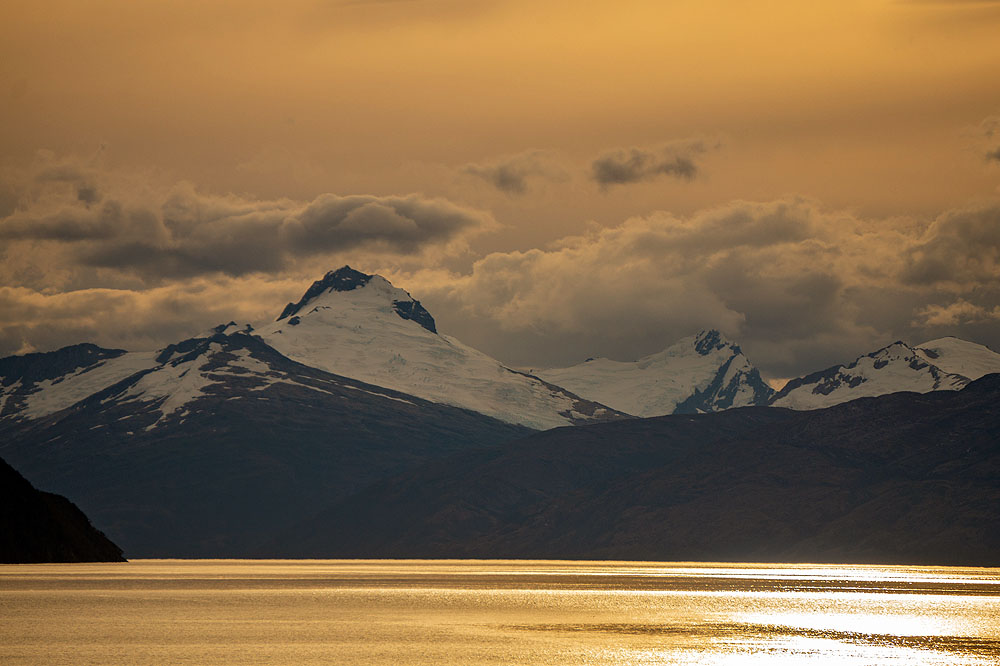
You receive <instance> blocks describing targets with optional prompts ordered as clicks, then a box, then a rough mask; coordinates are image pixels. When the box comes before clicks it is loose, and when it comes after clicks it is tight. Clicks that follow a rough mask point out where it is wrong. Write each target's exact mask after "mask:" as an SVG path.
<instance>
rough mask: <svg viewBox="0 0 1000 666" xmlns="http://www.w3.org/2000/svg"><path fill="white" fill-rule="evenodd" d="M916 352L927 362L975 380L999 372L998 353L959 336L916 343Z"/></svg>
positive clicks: (948, 371) (999, 360)
mask: <svg viewBox="0 0 1000 666" xmlns="http://www.w3.org/2000/svg"><path fill="white" fill-rule="evenodd" d="M915 351H916V352H917V354H918V355H919V356H920V357H921V358H923V359H924V360H925V361H927V362H928V363H930V364H932V365H935V366H937V367H938V368H940V369H941V370H943V371H944V372H947V373H951V374H953V375H962V376H963V377H966V378H968V379H969V380H976V379H979V378H980V377H982V376H983V375H988V374H990V373H993V372H1000V354H998V353H996V352H995V351H993V350H992V349H990V348H989V347H984V346H983V345H977V344H976V343H975V342H969V341H968V340H962V339H961V338H955V337H947V338H939V339H937V340H931V341H929V342H925V343H923V344H922V345H917V346H916V348H915Z"/></svg>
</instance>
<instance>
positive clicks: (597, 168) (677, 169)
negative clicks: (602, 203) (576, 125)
mask: <svg viewBox="0 0 1000 666" xmlns="http://www.w3.org/2000/svg"><path fill="white" fill-rule="evenodd" d="M707 149H708V148H707V146H706V144H705V143H704V142H703V141H691V140H689V141H680V142H674V143H669V144H665V145H662V146H659V147H656V148H619V149H617V150H613V151H610V152H607V153H604V154H603V155H600V156H598V157H597V158H596V159H595V160H594V161H593V162H592V163H591V165H590V167H591V177H592V178H593V179H594V180H595V181H596V182H597V183H598V184H599V185H601V186H602V187H610V186H612V185H624V184H628V183H638V182H642V181H646V180H653V179H655V178H657V177H659V176H672V177H674V178H679V179H681V180H692V179H693V178H694V177H695V176H697V175H698V170H699V169H698V165H697V164H696V162H695V156H696V155H699V154H701V153H704V152H705V151H706V150H707Z"/></svg>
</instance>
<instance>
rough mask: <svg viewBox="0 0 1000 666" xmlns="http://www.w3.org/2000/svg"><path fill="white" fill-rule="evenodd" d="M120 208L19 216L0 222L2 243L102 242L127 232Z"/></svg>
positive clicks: (113, 205)
mask: <svg viewBox="0 0 1000 666" xmlns="http://www.w3.org/2000/svg"><path fill="white" fill-rule="evenodd" d="M125 227H126V221H125V219H124V217H123V214H122V209H121V206H120V205H119V204H118V203H117V202H114V201H109V202H107V203H106V204H105V205H104V206H102V207H101V208H100V209H99V210H94V211H91V210H86V209H82V210H81V209H73V208H64V209H62V210H59V211H57V212H55V213H52V214H48V215H44V216H37V217H36V216H33V215H31V213H30V212H19V213H14V214H13V215H9V216H8V217H6V218H4V219H3V220H0V240H7V241H16V240H51V241H59V242H63V243H73V242H77V241H86V240H103V239H110V238H113V237H115V236H116V235H117V234H119V233H121V232H122V231H124V229H125Z"/></svg>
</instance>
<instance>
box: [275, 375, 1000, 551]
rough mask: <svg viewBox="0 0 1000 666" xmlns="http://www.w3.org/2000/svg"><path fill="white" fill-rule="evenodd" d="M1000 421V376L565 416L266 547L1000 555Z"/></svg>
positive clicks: (420, 471) (386, 483) (317, 519)
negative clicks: (819, 404)
mask: <svg viewBox="0 0 1000 666" xmlns="http://www.w3.org/2000/svg"><path fill="white" fill-rule="evenodd" d="M998 432H1000V375H998V374H993V375H988V376H986V377H983V378H981V379H978V380H976V381H974V382H972V383H970V384H969V385H968V386H967V387H966V388H964V389H963V390H960V391H934V392H930V393H926V394H917V393H896V394H893V395H885V396H880V397H877V398H863V399H860V400H855V401H852V402H850V403H846V404H840V405H836V406H834V407H830V408H827V409H822V410H814V411H807V412H799V411H793V410H787V409H780V408H766V407H746V408H742V409H731V410H727V411H723V412H719V413H713V414H699V415H672V416H663V417H658V418H650V419H636V420H632V421H621V422H616V423H605V424H595V425H590V426H584V427H580V428H557V429H554V430H549V431H545V432H541V433H537V434H534V435H531V436H529V437H527V438H525V439H523V440H520V441H518V442H513V443H509V444H506V445H504V446H503V447H502V448H494V449H489V450H483V451H468V452H462V453H458V454H456V455H454V456H452V457H450V458H448V459H445V460H440V461H436V462H435V463H434V464H433V465H425V466H422V467H419V468H416V469H414V470H411V471H409V472H407V473H405V474H401V475H399V476H397V477H393V478H390V479H385V480H383V481H380V482H378V483H376V484H374V485H373V486H371V487H369V488H367V489H365V490H364V491H362V492H361V493H358V494H356V495H353V496H351V497H349V498H347V499H345V500H342V501H341V502H338V503H336V504H335V505H333V506H331V507H329V508H328V509H327V510H325V511H323V512H320V513H319V514H317V515H316V516H314V517H312V518H310V519H307V520H304V521H303V522H302V523H300V524H299V525H297V526H294V527H292V528H290V529H289V530H288V531H286V532H285V533H284V534H283V535H282V538H281V540H280V542H277V543H272V544H270V547H269V548H265V549H264V550H262V551H261V553H260V554H261V555H265V556H273V555H275V554H276V552H277V551H275V550H273V548H275V547H276V546H278V545H280V547H281V551H280V552H282V553H284V554H286V555H287V554H291V555H293V556H295V557H346V558H355V557H362V558H363V557H391V558H442V557H446V558H553V559H563V558H566V559H628V560H670V561H690V560H695V561H771V562H857V563H896V564H903V563H909V564H952V565H976V566H997V565H1000V438H998V437H997V433H998Z"/></svg>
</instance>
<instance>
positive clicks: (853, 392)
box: [771, 338, 1000, 410]
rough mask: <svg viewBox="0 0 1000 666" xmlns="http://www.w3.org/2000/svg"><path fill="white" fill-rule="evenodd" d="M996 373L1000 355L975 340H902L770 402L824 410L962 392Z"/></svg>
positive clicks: (800, 382) (794, 385)
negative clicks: (905, 395) (903, 394)
mask: <svg viewBox="0 0 1000 666" xmlns="http://www.w3.org/2000/svg"><path fill="white" fill-rule="evenodd" d="M991 372H1000V354H997V353H995V352H993V351H991V350H990V349H988V348H986V347H984V346H982V345H977V344H975V343H973V342H967V341H965V340H960V339H958V338H941V339H939V340H931V341H930V342H925V343H923V344H922V345H917V346H916V347H911V346H910V345H908V344H906V343H904V342H899V341H897V342H894V343H892V344H891V345H889V346H887V347H883V348H882V349H879V350H878V351H874V352H872V353H870V354H866V355H864V356H859V357H858V358H857V359H856V360H854V361H853V362H852V363H849V364H847V365H835V366H833V367H830V368H827V369H826V370H821V371H819V372H814V373H812V374H809V375H806V376H804V377H799V378H797V379H792V380H791V381H789V382H788V383H787V384H786V385H785V386H784V387H783V388H782V389H781V390H780V391H779V392H778V393H777V394H776V395H775V396H774V398H773V399H772V400H771V404H772V405H774V406H776V407H788V408H790V409H800V410H801V409H820V408H822V407H829V406H831V405H836V404H838V403H841V402H847V401H848V400H854V399H855V398H867V397H874V396H879V395H885V394H887V393H898V392H899V391H914V392H916V393H927V392H928V391H957V390H959V389H961V388H964V387H965V386H966V385H967V384H968V383H969V382H970V381H972V380H974V379H978V378H980V377H982V376H983V375H986V374H989V373H991Z"/></svg>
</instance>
